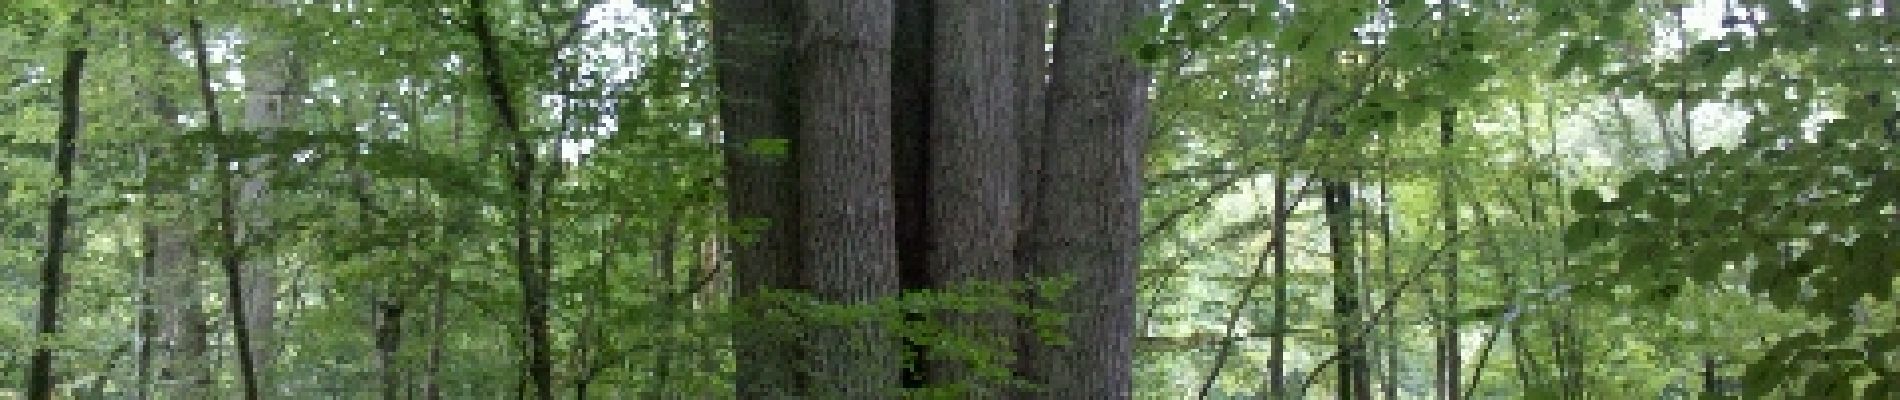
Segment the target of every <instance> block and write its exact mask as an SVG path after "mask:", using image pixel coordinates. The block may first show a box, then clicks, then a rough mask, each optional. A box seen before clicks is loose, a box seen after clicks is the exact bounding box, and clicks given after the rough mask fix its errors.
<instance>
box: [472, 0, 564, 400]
mask: <svg viewBox="0 0 1900 400" xmlns="http://www.w3.org/2000/svg"><path fill="white" fill-rule="evenodd" d="M469 8H470V13H471V15H472V16H473V20H472V21H471V22H472V23H471V24H470V25H471V26H470V28H471V31H472V33H473V34H474V35H475V40H476V44H477V45H478V46H479V47H480V49H479V50H480V53H481V64H482V65H483V69H482V71H483V78H482V80H483V82H484V84H485V86H486V89H487V91H488V98H489V101H490V102H491V103H492V105H493V106H494V108H495V113H496V115H497V116H498V117H499V119H500V121H499V122H500V124H501V128H502V132H501V134H502V135H503V136H504V137H507V140H508V142H509V145H510V151H511V152H512V153H513V155H512V158H513V159H512V161H510V162H509V164H508V173H509V189H510V191H511V197H513V203H514V204H513V207H512V208H513V209H512V210H510V211H511V213H512V214H513V215H512V219H513V220H512V221H511V222H510V224H511V225H513V226H514V235H515V237H514V251H513V255H514V262H515V272H516V278H517V280H519V281H520V286H521V293H522V310H521V314H522V325H523V327H522V328H523V330H524V332H523V333H525V334H526V335H527V343H526V347H527V354H526V359H525V360H524V361H525V364H526V370H527V378H528V383H529V385H530V386H532V390H533V396H532V398H533V399H535V400H553V399H554V362H553V355H552V354H550V353H551V352H552V350H553V347H552V342H551V338H550V337H549V331H548V296H547V293H548V289H549V288H548V286H550V285H549V283H550V282H549V281H548V278H549V277H548V276H547V275H546V274H544V272H545V271H543V265H541V264H540V263H538V262H537V259H536V258H535V251H534V250H535V247H534V245H535V236H534V226H535V224H534V221H533V219H534V214H535V210H534V208H535V207H534V205H535V202H534V197H535V193H534V165H535V154H534V147H533V146H532V145H530V143H529V142H528V139H527V138H526V137H524V135H525V132H524V131H523V130H522V129H523V125H522V123H521V117H520V115H519V114H517V112H519V110H516V109H515V107H516V104H515V101H514V92H512V91H511V88H509V87H508V83H507V78H506V77H507V76H508V74H507V71H506V67H507V66H506V65H505V64H503V63H502V59H501V54H500V52H501V50H500V49H499V48H497V47H498V46H500V41H499V39H497V38H496V36H495V33H494V31H493V29H494V27H493V26H491V22H490V21H489V18H488V11H489V10H488V4H487V2H486V1H482V0H475V1H472V2H471V3H470V4H469Z"/></svg>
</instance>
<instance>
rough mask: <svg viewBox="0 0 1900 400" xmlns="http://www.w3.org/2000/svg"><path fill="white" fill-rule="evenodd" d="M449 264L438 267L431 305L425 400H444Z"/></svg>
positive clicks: (423, 390)
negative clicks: (443, 351) (443, 383)
mask: <svg viewBox="0 0 1900 400" xmlns="http://www.w3.org/2000/svg"><path fill="white" fill-rule="evenodd" d="M447 265H448V263H446V262H444V263H439V264H437V265H436V273H435V294H434V299H433V300H431V301H430V303H429V361H428V363H429V364H428V365H427V366H425V367H423V379H424V381H423V382H424V383H423V386H422V398H423V400H442V397H443V396H442V348H443V346H444V344H445V342H447V340H448V329H447V328H448V308H449V272H448V270H447Z"/></svg>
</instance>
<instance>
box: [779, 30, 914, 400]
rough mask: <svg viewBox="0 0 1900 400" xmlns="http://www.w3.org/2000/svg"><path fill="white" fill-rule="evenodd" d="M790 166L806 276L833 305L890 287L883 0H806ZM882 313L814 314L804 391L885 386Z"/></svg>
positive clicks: (892, 262) (883, 297)
mask: <svg viewBox="0 0 1900 400" xmlns="http://www.w3.org/2000/svg"><path fill="white" fill-rule="evenodd" d="M804 6H805V9H804V12H805V17H806V18H805V24H804V25H803V29H804V31H803V32H801V34H800V36H799V39H800V40H799V43H798V47H799V50H800V52H801V54H800V60H801V61H802V62H803V64H804V66H805V67H806V68H804V70H803V71H802V74H801V77H802V78H803V79H801V81H803V82H804V83H806V85H804V86H803V87H801V90H800V98H801V100H802V103H801V104H802V105H804V106H805V107H808V108H807V109H805V110H803V111H802V112H801V114H802V118H800V120H799V121H800V122H799V123H800V129H799V133H800V140H799V141H798V154H797V157H798V172H799V188H800V200H801V201H800V204H801V205H803V207H802V209H801V210H800V212H799V215H800V219H799V220H800V221H801V224H800V226H801V229H803V230H802V231H801V233H802V234H803V235H802V236H804V238H803V239H804V243H805V247H804V248H803V249H802V254H803V260H804V262H805V266H806V267H807V268H809V273H810V277H809V279H808V283H809V284H810V285H811V289H812V292H813V294H814V295H816V296H817V298H818V299H819V300H821V301H823V302H824V303H827V304H828V305H831V306H846V307H862V306H868V305H871V304H873V303H877V302H884V301H890V300H892V298H893V296H894V295H895V294H896V293H897V291H898V276H897V244H896V237H895V226H894V225H895V221H896V212H895V210H894V204H893V202H894V201H893V188H892V186H891V185H892V167H891V111H890V110H891V108H890V107H891V97H890V96H891V86H890V84H891V64H890V62H891V40H892V39H891V37H892V36H891V34H892V29H893V22H894V19H895V18H894V11H895V4H894V3H893V2H891V1H890V0H874V1H846V0H811V1H807V2H805V3H804ZM883 317H884V316H881V315H874V316H872V317H871V318H852V319H851V320H849V321H823V322H821V323H820V324H821V325H822V326H820V327H817V329H815V331H814V332H813V334H812V336H811V342H810V343H809V344H810V345H811V346H812V354H811V357H810V359H811V362H812V365H811V366H810V367H809V368H807V369H806V370H807V371H809V372H810V373H811V375H810V379H811V383H812V388H811V393H812V395H811V396H812V397H815V398H825V399H870V398H891V397H895V396H896V395H897V393H894V391H893V390H892V389H894V388H895V385H896V384H897V383H898V367H899V365H900V362H899V359H900V357H899V351H898V350H899V349H898V347H897V343H896V342H895V340H894V338H893V337H892V336H891V334H890V333H889V332H888V330H887V329H886V326H885V325H887V322H886V321H885V320H884V318H883Z"/></svg>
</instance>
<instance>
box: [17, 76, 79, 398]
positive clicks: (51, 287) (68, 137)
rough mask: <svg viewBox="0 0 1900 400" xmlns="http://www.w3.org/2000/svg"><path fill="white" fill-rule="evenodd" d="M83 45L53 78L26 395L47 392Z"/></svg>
mask: <svg viewBox="0 0 1900 400" xmlns="http://www.w3.org/2000/svg"><path fill="white" fill-rule="evenodd" d="M85 68H86V49H84V48H77V47H75V48H73V49H71V50H67V51H66V69H65V70H64V71H63V72H62V73H60V78H59V86H60V89H59V128H58V130H59V131H58V139H57V141H58V143H56V146H57V148H58V151H57V152H55V153H54V154H53V170H54V174H55V176H56V179H58V182H56V183H55V184H54V186H53V187H54V190H53V193H52V196H51V197H52V198H53V201H52V205H50V206H48V207H47V208H46V220H47V224H46V248H45V252H46V253H45V257H44V258H43V259H42V260H43V261H44V264H41V265H40V310H39V315H38V320H37V323H36V324H35V325H34V333H35V334H36V335H37V336H38V339H36V340H35V341H34V343H33V357H32V361H31V365H30V366H29V367H28V368H27V381H26V398H27V399H30V400H51V399H52V398H53V388H54V384H55V382H54V380H53V375H54V373H53V368H54V367H53V345H52V344H51V343H46V341H48V340H50V339H52V338H54V337H56V336H57V335H58V334H59V297H60V291H61V290H63V289H65V287H66V271H65V268H66V264H65V263H66V231H67V230H68V225H71V218H72V215H71V213H70V212H68V208H69V206H70V205H71V202H72V195H71V192H72V187H73V163H74V158H75V157H76V156H77V155H78V151H79V150H78V149H79V148H78V144H77V143H76V142H77V141H78V140H79V131H80V126H79V124H80V123H81V118H80V117H81V115H80V109H79V105H80V103H79V95H80V93H79V89H80V81H81V80H82V79H83V78H84V76H85Z"/></svg>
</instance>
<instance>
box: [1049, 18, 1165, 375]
mask: <svg viewBox="0 0 1900 400" xmlns="http://www.w3.org/2000/svg"><path fill="white" fill-rule="evenodd" d="M1145 11H1146V6H1145V5H1144V4H1143V2H1142V1H1139V0H1087V1H1085V0H1071V1H1065V2H1063V3H1062V4H1061V6H1060V7H1059V10H1058V14H1057V23H1056V37H1055V53H1056V54H1055V60H1054V66H1053V67H1052V71H1053V73H1052V74H1051V83H1050V88H1049V94H1048V96H1049V97H1048V101H1049V103H1048V109H1047V112H1048V114H1047V115H1046V118H1047V129H1048V130H1047V131H1046V132H1044V133H1043V134H1044V135H1046V136H1045V137H1044V138H1043V142H1042V146H1043V148H1042V150H1040V151H1041V153H1042V155H1043V156H1042V157H1041V165H1040V167H1039V168H1040V178H1039V179H1040V181H1039V183H1038V186H1039V188H1038V190H1037V193H1038V195H1037V196H1038V198H1037V199H1035V201H1034V207H1035V210H1034V211H1033V214H1034V216H1033V218H1034V220H1033V222H1032V225H1031V227H1030V228H1029V229H1030V231H1029V233H1028V234H1029V235H1030V236H1031V237H1030V238H1028V243H1029V248H1028V249H1026V250H1027V252H1028V260H1029V268H1030V271H1031V274H1032V277H1033V278H1037V279H1055V280H1070V281H1072V282H1073V286H1071V287H1069V288H1068V290H1066V291H1065V292H1063V293H1059V294H1057V295H1056V296H1055V297H1054V299H1055V300H1054V303H1053V304H1046V305H1044V306H1046V307H1048V308H1049V309H1050V311H1054V312H1059V313H1062V314H1064V315H1065V316H1066V320H1065V323H1064V324H1063V326H1061V327H1060V329H1059V330H1058V331H1059V332H1060V333H1061V334H1063V335H1066V336H1067V339H1069V340H1070V341H1072V343H1073V344H1072V345H1068V346H1056V345H1052V344H1049V343H1047V342H1044V341H1038V342H1036V343H1034V344H1032V345H1031V346H1029V347H1031V349H1032V350H1031V351H1030V352H1029V353H1030V354H1028V356H1030V357H1033V358H1034V359H1033V360H1032V361H1030V365H1031V366H1032V367H1031V371H1028V372H1029V375H1030V378H1031V379H1032V380H1034V381H1037V382H1035V383H1039V384H1043V385H1045V386H1044V389H1045V391H1044V392H1042V393H1041V394H1040V396H1042V397H1043V398H1086V399H1127V398H1130V397H1131V396H1132V395H1133V393H1132V392H1133V385H1134V376H1133V367H1134V341H1133V337H1134V329H1135V309H1134V306H1135V285H1136V269H1137V262H1138V261H1139V256H1140V235H1141V232H1140V229H1141V195H1142V189H1141V188H1142V182H1141V178H1142V177H1141V170H1142V154H1143V149H1144V146H1145V140H1144V139H1145V135H1146V130H1145V129H1144V127H1143V125H1144V123H1145V120H1144V119H1145V108H1146V102H1147V95H1146V93H1147V79H1146V76H1145V74H1144V73H1143V72H1142V71H1141V70H1140V69H1139V67H1138V66H1137V64H1136V62H1135V60H1134V58H1133V55H1132V54H1128V53H1127V52H1124V51H1123V50H1124V49H1125V47H1124V46H1123V44H1124V42H1123V40H1125V39H1126V38H1127V34H1128V33H1129V29H1131V28H1132V27H1133V26H1134V25H1135V23H1136V22H1137V21H1139V19H1140V18H1141V15H1142V14H1143V13H1144V12H1145Z"/></svg>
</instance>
